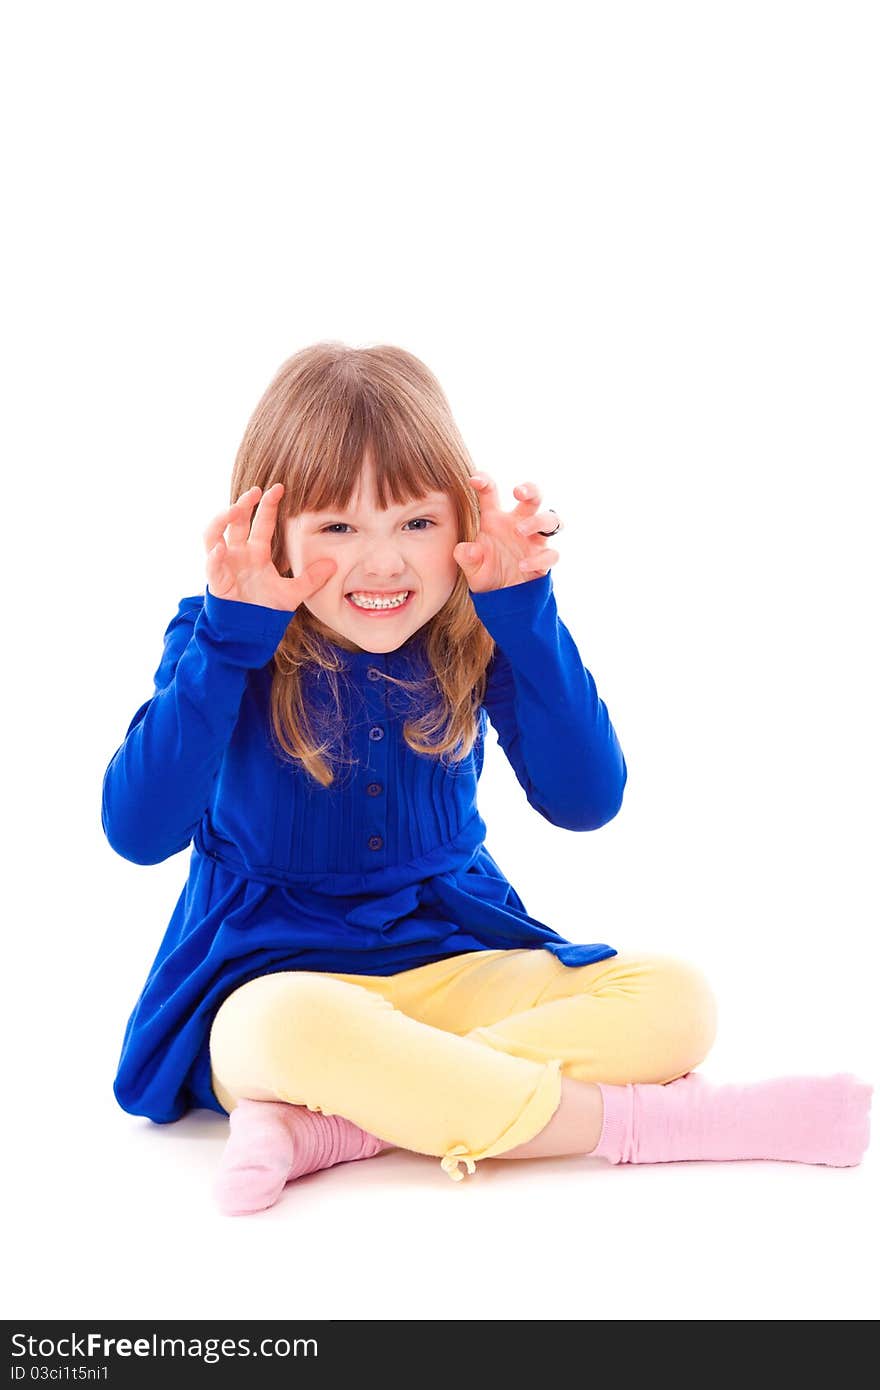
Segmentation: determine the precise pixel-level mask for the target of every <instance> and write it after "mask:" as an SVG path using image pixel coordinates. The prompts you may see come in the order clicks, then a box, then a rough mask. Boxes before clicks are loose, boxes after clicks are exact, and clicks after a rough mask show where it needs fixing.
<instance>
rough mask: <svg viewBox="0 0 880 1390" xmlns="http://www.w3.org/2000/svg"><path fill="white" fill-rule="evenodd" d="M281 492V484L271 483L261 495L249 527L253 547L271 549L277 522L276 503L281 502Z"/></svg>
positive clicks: (282, 486)
mask: <svg viewBox="0 0 880 1390" xmlns="http://www.w3.org/2000/svg"><path fill="white" fill-rule="evenodd" d="M283 491H284V485H283V483H273V484H272V486H271V487H270V488H268V489H267V491H266V492H264V493H263V496H262V497H261V498H260V505H259V506H258V507H257V514H256V516H255V517H254V523H253V526H252V527H251V531H250V539H251V541H252V542H253V543H254V544H255V545H262V546H263V547H264V548H265V549H266V550H269V549H271V546H272V537H273V536H274V534H275V525H276V523H277V520H278V503H279V502H280V501H281V494H282V493H283Z"/></svg>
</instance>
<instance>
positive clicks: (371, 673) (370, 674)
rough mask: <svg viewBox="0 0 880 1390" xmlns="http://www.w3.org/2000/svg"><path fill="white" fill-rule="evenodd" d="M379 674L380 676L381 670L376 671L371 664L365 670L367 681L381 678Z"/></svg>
mask: <svg viewBox="0 0 880 1390" xmlns="http://www.w3.org/2000/svg"><path fill="white" fill-rule="evenodd" d="M381 676H382V672H381V671H377V670H376V668H375V666H371V667H370V669H369V670H368V671H367V680H368V681H377V680H380V679H381Z"/></svg>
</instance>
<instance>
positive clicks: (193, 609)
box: [101, 588, 293, 864]
mask: <svg viewBox="0 0 880 1390" xmlns="http://www.w3.org/2000/svg"><path fill="white" fill-rule="evenodd" d="M292 617H293V613H292V612H289V613H288V612H283V611H281V610H280V609H278V610H276V609H272V608H264V607H262V606H261V605H259V604H254V603H240V602H238V601H236V600H232V599H221V598H217V597H216V596H215V595H214V594H212V593H211V592H210V590H209V589H207V588H206V589H205V593H204V595H203V596H197V597H195V598H184V599H181V601H180V605H179V607H178V612H177V614H176V616H175V617H174V618H173V619H172V620H171V622H170V624H169V625H168V627H167V628H166V631H165V650H164V653H163V656H162V660H161V662H160V664H159V668H158V670H157V671H156V674H155V677H154V684H155V693H154V694H153V696H152V697H151V698H150V699H149V700H147V701H146V703H145V704H143V705H142V706H141V707H140V709H139V710H138V711H137V713H136V714H135V716H134V718H133V719H132V721H131V724H130V725H129V727H128V730H127V732H126V735H125V739H124V741H123V743H122V745H121V747H120V748H118V749H117V751H116V753H115V754H114V755H113V758H112V759H111V761H110V764H109V766H108V768H107V770H106V772H105V774H104V780H103V788H102V795H101V823H102V825H103V827H104V833H105V835H106V836H107V839H108V841H109V843H110V845H111V847H112V848H113V849H114V850H115V851H116V852H117V854H120V855H122V857H123V858H124V859H129V860H131V861H132V862H133V863H135V864H158V863H160V862H161V861H162V860H163V859H168V858H169V857H170V856H171V855H172V854H177V853H178V852H179V851H180V850H182V849H185V848H186V846H187V845H188V844H189V843H190V841H191V840H192V837H193V834H194V832H195V829H196V827H197V825H198V823H199V821H200V819H201V817H202V816H203V815H204V813H205V811H206V810H207V809H208V807H209V805H210V800H211V791H212V787H213V785H214V781H215V779H216V776H217V773H218V771H219V768H220V764H221V762H222V760H223V754H224V751H225V749H226V747H227V745H228V743H229V740H230V738H231V737H232V733H233V730H234V728H235V724H236V721H237V719H238V715H239V711H240V708H241V702H242V699H243V697H244V692H245V687H246V683H247V675H248V671H249V670H251V669H259V668H261V667H263V666H265V665H266V663H267V662H268V661H269V660H270V658H271V657H272V656H273V655H274V653H275V650H276V648H277V646H278V644H279V642H280V641H281V639H282V637H283V636H284V633H285V631H286V630H287V627H288V625H289V623H290V620H291V618H292Z"/></svg>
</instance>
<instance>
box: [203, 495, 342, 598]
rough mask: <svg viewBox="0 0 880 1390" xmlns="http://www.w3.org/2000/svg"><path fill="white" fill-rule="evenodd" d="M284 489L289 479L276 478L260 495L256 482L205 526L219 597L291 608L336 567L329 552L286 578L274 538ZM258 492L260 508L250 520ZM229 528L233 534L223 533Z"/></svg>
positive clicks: (213, 588) (211, 584) (208, 565)
mask: <svg viewBox="0 0 880 1390" xmlns="http://www.w3.org/2000/svg"><path fill="white" fill-rule="evenodd" d="M283 491H284V484H283V483H275V484H274V485H273V486H272V487H270V488H269V490H268V492H264V493H263V495H262V497H260V488H258V487H252V488H250V489H249V491H248V492H245V493H242V495H241V497H239V499H238V501H237V502H236V503H235V504H234V505H233V506H231V507H228V508H227V510H226V511H225V512H220V513H219V515H217V516H215V517H214V520H213V521H212V522H211V524H210V525H209V526H208V527H207V528H206V530H205V533H204V539H205V550H206V551H207V553H208V558H207V561H206V562H205V570H206V573H207V576H208V590H209V592H210V593H212V594H213V595H214V597H215V598H225V599H234V600H236V601H237V602H238V603H256V604H259V605H260V606H261V607H263V608H278V609H281V610H282V611H284V612H291V613H292V612H293V610H294V609H295V608H298V607H299V606H300V604H301V603H302V601H303V599H307V598H310V597H311V595H312V594H314V593H316V592H317V590H318V589H320V588H321V587H322V585H324V584H326V583H327V580H328V579H329V578H330V577H331V575H333V574H335V573H336V569H337V565H336V561H335V560H333V559H331V558H330V557H329V556H326V557H325V558H324V559H322V560H314V561H313V562H312V564H310V565H306V567H305V569H304V570H303V572H302V574H299V575H297V576H296V578H295V579H283V578H282V576H281V575H280V574H279V573H278V571H277V569H276V568H275V566H274V565H273V563H272V538H273V536H274V534H275V523H276V520H277V517H278V503H279V502H280V501H281V494H282V493H283ZM258 497H259V499H260V500H259V506H258V507H257V514H256V516H255V517H254V518H253V524H251V513H252V512H253V509H254V504H255V503H256V501H257V498H258ZM227 530H228V531H229V539H228V540H227V539H226V538H225V536H224V533H225V532H226V531H227Z"/></svg>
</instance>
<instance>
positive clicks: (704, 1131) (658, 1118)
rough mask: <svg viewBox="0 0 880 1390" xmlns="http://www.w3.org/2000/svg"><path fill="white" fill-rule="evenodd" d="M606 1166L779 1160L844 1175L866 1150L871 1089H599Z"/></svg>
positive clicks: (691, 1080) (809, 1081)
mask: <svg viewBox="0 0 880 1390" xmlns="http://www.w3.org/2000/svg"><path fill="white" fill-rule="evenodd" d="M599 1090H600V1091H601V1092H602V1100H603V1102H604V1105H605V1118H604V1121H603V1124H602V1133H601V1135H600V1138H599V1143H598V1144H597V1145H596V1148H595V1149H593V1150H592V1152H591V1153H590V1157H591V1158H606V1159H608V1161H609V1162H610V1163H672V1162H675V1161H676V1160H681V1159H706V1158H709V1159H740V1158H768V1159H785V1160H788V1161H789V1162H794V1163H826V1164H830V1165H831V1166H832V1167H835V1168H849V1167H852V1166H854V1165H855V1164H857V1163H859V1162H860V1161H861V1157H862V1154H863V1153H864V1151H865V1149H866V1148H867V1147H868V1137H869V1133H870V1120H869V1111H870V1107H871V1095H872V1093H873V1090H874V1088H873V1086H869V1085H866V1084H865V1083H864V1082H862V1081H859V1080H858V1078H857V1077H855V1076H853V1075H852V1074H851V1073H849V1072H840V1073H837V1074H836V1075H834V1076H786V1077H780V1078H778V1079H775V1080H772V1081H758V1082H755V1083H753V1084H752V1085H747V1086H729V1085H728V1086H718V1085H714V1084H712V1083H711V1082H709V1081H707V1080H706V1079H705V1077H703V1076H702V1075H700V1074H698V1073H697V1072H688V1073H687V1075H686V1076H682V1077H679V1078H678V1080H677V1081H670V1082H669V1083H668V1084H667V1085H665V1086H651V1085H638V1084H632V1085H627V1086H606V1085H604V1084H601V1083H600V1084H599Z"/></svg>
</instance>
